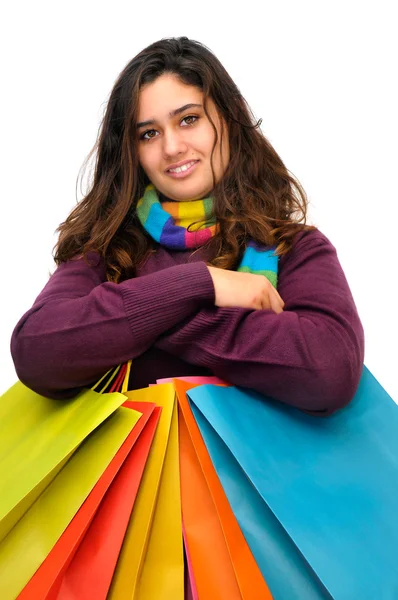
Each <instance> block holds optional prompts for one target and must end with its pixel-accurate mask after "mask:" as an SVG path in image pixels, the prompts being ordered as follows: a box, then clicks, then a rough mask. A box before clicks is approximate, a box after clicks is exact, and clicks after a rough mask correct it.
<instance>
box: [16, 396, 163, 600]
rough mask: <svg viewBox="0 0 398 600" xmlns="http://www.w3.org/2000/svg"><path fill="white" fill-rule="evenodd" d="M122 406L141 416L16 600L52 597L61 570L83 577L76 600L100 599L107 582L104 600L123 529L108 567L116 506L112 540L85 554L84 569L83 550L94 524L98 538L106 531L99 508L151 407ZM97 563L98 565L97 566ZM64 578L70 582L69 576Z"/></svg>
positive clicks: (117, 521) (117, 523)
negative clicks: (88, 595) (87, 593)
mask: <svg viewBox="0 0 398 600" xmlns="http://www.w3.org/2000/svg"><path fill="white" fill-rule="evenodd" d="M123 406H124V407H126V406H127V407H128V408H131V409H134V410H135V411H136V412H138V413H140V414H141V416H140V418H139V420H138V422H137V423H136V424H135V426H134V427H133V429H132V430H131V431H130V432H129V435H128V437H127V438H126V440H125V441H124V443H123V445H122V446H121V447H120V449H119V450H118V452H117V453H116V455H115V456H114V458H113V459H112V461H111V463H110V464H109V466H108V467H107V469H106V470H105V472H104V473H103V475H102V476H101V477H100V479H99V480H98V482H97V483H96V485H95V486H94V488H93V490H92V491H91V493H90V494H89V496H88V498H87V500H86V501H85V502H84V504H83V505H82V506H81V508H80V509H79V511H78V512H77V514H76V515H75V516H74V518H73V520H72V521H71V523H70V524H69V525H68V527H67V528H66V530H65V531H64V533H63V534H62V535H61V537H60V538H59V540H58V541H57V543H56V544H55V546H54V547H53V548H52V550H51V552H50V553H49V555H48V556H47V558H46V559H45V560H44V562H43V563H42V564H41V566H40V567H39V569H38V570H37V571H36V573H35V574H34V576H33V577H32V579H31V580H30V581H29V583H28V584H27V585H26V586H25V588H24V589H23V590H22V592H21V593H20V595H19V596H18V600H36V599H37V598H40V600H47V599H49V597H51V595H53V594H54V589H57V588H59V586H60V583H61V579H62V578H65V571H68V572H69V573H72V571H73V572H75V571H76V570H78V571H79V573H80V575H83V574H84V576H83V577H82V579H81V581H80V584H79V587H78V590H76V591H75V592H74V593H75V594H77V595H76V596H75V597H76V598H77V597H84V596H82V594H83V593H84V590H86V589H87V587H89V589H91V591H90V593H91V594H92V595H94V596H95V598H100V597H101V596H100V590H101V589H104V588H105V587H106V583H103V582H104V580H105V582H106V580H107V579H108V587H107V588H106V591H105V593H104V596H103V597H104V598H106V593H107V590H108V588H109V584H110V580H111V578H112V574H113V570H114V567H115V564H116V560H117V555H118V553H119V550H120V546H121V542H122V539H123V535H124V532H125V529H126V527H127V522H126V524H125V526H124V529H123V532H122V538H121V540H120V545H119V548H118V549H117V550H116V556H115V557H114V562H113V568H112V555H113V554H114V552H113V545H112V540H113V539H114V537H115V533H116V531H117V530H118V527H119V528H120V522H121V520H123V516H122V511H121V510H120V507H118V508H119V510H118V511H117V512H115V513H114V514H113V515H112V516H113V517H115V518H114V519H113V529H114V531H113V534H114V535H113V538H112V540H109V539H108V540H106V542H107V543H106V547H105V546H104V547H101V546H99V547H97V548H96V549H95V552H94V551H93V552H92V553H91V554H89V558H90V564H89V566H87V568H86V566H85V564H86V561H85V548H87V547H90V548H91V549H92V550H93V549H94V548H93V543H92V542H91V544H90V541H91V539H92V538H93V532H94V530H95V529H96V525H97V528H98V526H99V525H100V531H101V534H102V535H103V532H104V530H106V527H107V523H108V521H105V520H104V519H103V518H101V515H102V509H103V506H104V505H105V504H106V500H105V499H104V496H105V498H107V497H108V496H109V495H111V492H110V490H111V489H112V488H113V487H114V486H115V485H116V480H117V479H119V476H120V474H121V471H124V470H125V469H126V468H127V466H126V463H128V462H129V461H130V462H131V456H132V455H133V451H134V450H135V448H136V445H138V442H137V440H138V439H140V438H141V435H142V431H143V429H144V428H146V426H147V423H148V420H149V418H150V417H151V414H152V412H153V410H154V408H155V406H154V405H153V404H152V405H151V404H143V403H141V404H139V403H136V404H134V405H133V403H128V402H124V404H123ZM134 455H135V456H136V453H134ZM134 467H136V465H134ZM135 471H136V468H135V469H134V471H132V469H131V468H130V472H129V475H130V480H131V478H134V475H135ZM115 477H116V480H115ZM130 480H129V481H128V482H126V486H128V485H129V484H130V483H131V481H130ZM126 493H127V492H126ZM126 493H124V494H123V498H125V497H126ZM128 497H129V496H128V495H127V498H128ZM130 512H131V507H130ZM122 528H123V526H122ZM103 549H104V550H105V549H106V553H107V556H106V557H105V559H104V557H103V552H101V550H103ZM101 558H102V561H101ZM72 559H73V560H72ZM71 561H72V562H73V564H74V569H72V565H70V564H69V563H70V562H71ZM99 562H100V565H98V563H99ZM79 567H80V568H79ZM68 579H70V577H69V578H68ZM69 587H70V586H69ZM94 592H95V593H94ZM92 595H91V597H92Z"/></svg>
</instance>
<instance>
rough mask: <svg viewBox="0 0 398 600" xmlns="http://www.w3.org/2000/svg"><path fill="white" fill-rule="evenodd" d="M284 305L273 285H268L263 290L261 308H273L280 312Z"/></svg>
mask: <svg viewBox="0 0 398 600" xmlns="http://www.w3.org/2000/svg"><path fill="white" fill-rule="evenodd" d="M284 306H285V303H284V301H283V300H282V298H281V297H280V295H279V294H278V292H277V290H276V289H275V288H274V287H268V288H267V289H266V290H265V291H264V295H263V301H262V306H261V308H262V309H265V310H273V311H274V312H275V313H277V314H280V313H281V312H283V308H284Z"/></svg>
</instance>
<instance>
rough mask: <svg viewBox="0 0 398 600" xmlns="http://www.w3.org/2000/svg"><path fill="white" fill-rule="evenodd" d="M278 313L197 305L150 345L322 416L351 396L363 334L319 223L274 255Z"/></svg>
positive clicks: (358, 374) (333, 252)
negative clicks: (278, 256)
mask: <svg viewBox="0 0 398 600" xmlns="http://www.w3.org/2000/svg"><path fill="white" fill-rule="evenodd" d="M278 292H279V293H280V295H281V297H282V299H283V300H284V302H285V307H284V312H282V313H280V314H276V313H274V312H273V311H270V310H247V309H241V308H218V307H216V306H211V307H205V308H202V309H200V310H199V311H198V312H197V314H195V315H194V316H189V317H188V318H186V319H185V321H184V322H182V323H179V324H178V325H177V326H176V327H174V329H173V330H172V331H170V332H166V334H164V335H162V336H161V337H160V338H159V339H158V341H157V342H156V346H157V347H159V348H161V349H163V350H166V351H167V352H170V353H172V354H178V355H180V356H181V357H183V358H184V359H185V360H186V361H188V362H190V363H193V364H196V365H200V366H205V367H208V368H210V369H211V370H212V372H213V373H214V374H215V375H217V376H218V377H221V378H222V379H224V380H226V381H229V382H230V383H232V384H234V385H239V386H243V387H246V388H250V389H253V390H256V391H258V392H260V393H261V394H263V395H266V396H270V397H272V398H274V399H276V400H279V401H282V402H285V403H287V404H290V405H293V406H295V407H297V408H300V409H302V410H306V411H309V412H311V413H313V414H318V415H321V416H326V415H328V414H331V413H332V412H334V411H335V410H336V409H338V408H341V407H343V406H344V405H346V404H347V403H348V402H349V401H350V400H351V399H352V398H353V396H354V395H355V392H356V390H357V387H358V384H359V380H360V377H361V373H362V368H363V360H364V333H363V328H362V324H361V322H360V319H359V316H358V312H357V309H356V306H355V303H354V300H353V297H352V294H351V291H350V288H349V286H348V283H347V280H346V277H345V275H344V273H343V270H342V267H341V265H340V263H339V260H338V258H337V254H336V249H335V248H334V246H333V245H332V244H331V242H330V241H329V240H328V239H327V238H326V236H324V235H323V234H322V233H321V232H320V231H319V230H315V231H310V232H300V233H299V234H298V235H297V236H296V239H295V243H294V245H293V248H292V249H291V251H290V252H289V253H288V254H287V255H285V256H284V257H281V259H280V272H279V278H278Z"/></svg>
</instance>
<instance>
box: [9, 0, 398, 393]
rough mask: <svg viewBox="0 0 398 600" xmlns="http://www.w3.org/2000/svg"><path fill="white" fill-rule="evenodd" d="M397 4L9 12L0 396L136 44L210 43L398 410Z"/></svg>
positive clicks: (103, 6)
mask: <svg viewBox="0 0 398 600" xmlns="http://www.w3.org/2000/svg"><path fill="white" fill-rule="evenodd" d="M394 8H396V3H395V2H383V1H382V2H377V3H376V2H366V1H365V2H350V1H349V0H348V1H344V2H342V1H341V2H329V3H328V2H319V1H315V0H314V1H312V2H309V1H303V0H300V1H299V2H293V1H292V2H281V1H278V2H275V1H272V2H268V1H265V2H264V1H263V2H258V3H257V2H254V1H246V2H244V3H241V4H240V5H236V8H234V5H233V4H232V3H230V2H228V3H225V4H221V5H217V4H216V3H215V2H211V3H207V2H199V1H198V0H195V1H194V2H193V1H191V2H159V3H158V4H156V3H155V4H154V3H151V2H141V3H140V4H139V3H137V2H134V3H133V2H117V1H115V2H106V3H105V2H84V1H83V2H80V3H79V4H78V5H77V4H76V5H75V6H73V5H70V4H69V3H68V4H67V3H64V4H63V5H61V4H60V3H56V2H51V3H50V2H40V1H39V2H38V1H35V2H29V3H28V2H26V1H25V2H18V3H9V4H8V8H7V12H6V13H5V12H4V11H3V14H2V15H1V20H2V25H3V26H2V30H3V31H2V35H1V42H0V43H1V48H0V50H1V77H2V92H1V111H0V115H1V116H0V118H1V138H0V145H1V213H0V218H1V236H0V252H1V254H0V256H1V266H2V269H1V271H2V272H1V296H0V297H1V311H0V331H1V337H0V374H1V378H0V393H1V392H3V391H5V390H6V389H7V388H8V387H10V386H11V385H12V384H13V383H14V381H15V380H16V375H15V371H14V369H13V363H12V360H11V356H10V352H9V340H10V336H11V333H12V330H13V328H14V326H15V324H16V323H17V321H18V320H19V318H20V317H21V316H22V314H23V313H24V312H25V311H26V310H27V309H28V308H30V306H31V305H32V303H33V301H34V299H35V298H36V296H37V295H38V294H39V292H40V291H41V289H42V287H43V286H44V285H45V283H46V281H47V279H48V276H49V273H50V272H52V271H53V270H54V263H53V260H52V256H51V253H52V248H53V246H54V244H55V242H56V237H55V235H54V231H55V229H56V227H57V226H58V225H59V223H60V222H61V221H63V220H64V219H65V218H66V216H67V214H68V213H69V211H70V210H71V209H72V208H73V206H74V205H75V202H76V193H77V198H78V199H80V198H81V192H80V190H79V189H77V190H76V180H77V176H78V172H79V169H80V167H81V166H82V163H83V161H84V159H85V157H86V156H87V154H88V152H89V150H90V149H91V148H92V146H93V144H94V142H95V139H96V135H97V130H98V126H99V123H100V120H101V117H102V115H103V111H104V108H105V103H106V100H107V97H108V94H109V92H110V90H111V88H112V86H113V83H114V81H115V79H116V78H117V75H118V73H119V72H120V71H121V70H122V68H123V67H124V66H125V64H126V63H127V62H129V61H130V60H131V58H133V57H134V56H135V55H136V54H137V53H138V52H139V51H140V50H141V49H142V48H144V47H145V46H147V45H149V44H150V43H152V42H153V41H156V40H157V39H160V38H162V37H169V36H179V35H186V36H188V37H190V38H192V39H196V40H198V41H200V42H202V43H204V44H205V45H206V46H208V47H209V48H210V49H211V50H212V51H213V52H214V53H215V54H216V56H217V57H218V58H219V59H220V60H221V62H222V63H223V64H224V66H225V67H226V69H227V71H228V72H229V73H230V75H231V76H232V78H233V79H234V80H235V81H236V83H237V85H238V87H239V88H240V90H241V92H242V94H243V95H244V96H245V98H246V99H247V101H248V103H249V105H250V106H251V107H252V109H253V112H254V114H255V116H256V118H262V119H263V123H262V129H263V131H264V133H265V135H266V136H267V137H268V138H269V140H270V141H271V143H272V144H273V145H274V147H275V149H276V150H277V152H278V153H279V154H280V156H281V157H282V159H283V161H284V162H285V164H286V166H287V167H288V169H289V170H290V171H291V172H292V173H293V174H294V175H295V176H296V177H297V178H298V179H299V180H300V182H301V183H302V184H303V186H304V188H305V190H306V191H307V194H308V197H309V199H310V203H311V204H310V217H311V221H310V222H312V223H314V224H315V225H317V226H318V227H319V229H321V231H323V232H324V233H325V234H326V235H327V236H328V237H329V239H330V240H331V241H332V242H333V244H334V245H335V246H336V248H337V250H338V255H339V258H340V262H341V264H342V266H343V269H344V271H345V273H346V277H347V279H348V281H349V284H350V287H351V290H352V293H353V295H354V298H355V301H356V304H357V307H358V311H359V314H360V316H361V319H362V322H363V326H364V329H365V335H366V354H365V364H366V365H367V366H368V368H369V369H370V370H371V371H372V372H373V374H374V375H375V376H376V377H377V379H378V380H379V381H380V383H381V384H382V385H383V386H384V387H385V389H386V390H387V391H388V392H389V394H390V395H391V396H392V397H393V398H394V399H395V400H396V401H397V402H398V378H397V376H396V371H395V369H396V368H397V358H398V352H397V346H396V344H397V338H398V317H397V304H398V303H397V296H396V283H395V280H396V279H397V274H398V269H397V258H398V251H397V246H396V231H397V218H396V203H397V187H396V174H397V164H398V161H397V158H398V156H397V154H398V153H397V139H398V135H397V134H398V122H397V106H398V97H397V87H396V79H397V72H398V67H397V56H398V41H397V38H398V36H397V35H396V31H397V21H396V18H395V17H394Z"/></svg>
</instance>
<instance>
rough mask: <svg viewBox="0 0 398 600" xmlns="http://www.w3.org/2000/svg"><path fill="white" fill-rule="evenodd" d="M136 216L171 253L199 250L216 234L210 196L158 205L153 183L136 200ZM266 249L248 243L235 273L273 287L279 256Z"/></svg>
mask: <svg viewBox="0 0 398 600" xmlns="http://www.w3.org/2000/svg"><path fill="white" fill-rule="evenodd" d="M137 216H138V218H139V220H140V222H141V224H142V226H143V227H144V229H145V230H146V231H147V232H148V233H149V235H150V236H151V237H152V238H153V239H154V240H155V241H156V242H158V243H159V244H160V245H162V246H165V247H166V248H169V249H171V250H188V249H191V248H192V249H194V248H199V246H203V245H204V244H205V243H206V242H207V241H208V240H209V239H210V238H211V237H213V236H214V235H215V234H216V232H217V223H216V220H215V218H214V215H213V199H212V197H211V196H210V197H208V198H204V199H202V200H188V201H182V202H179V201H175V202H170V201H165V202H160V200H159V196H158V192H157V190H156V188H155V187H154V185H153V184H149V185H148V186H147V187H146V189H145V192H144V195H143V197H142V198H140V200H139V201H138V204H137ZM188 227H189V228H190V230H189V231H188ZM266 248H267V246H260V245H259V244H257V243H255V242H253V241H249V242H248V244H247V247H246V250H245V252H244V254H243V258H242V260H241V263H240V265H239V267H238V269H237V270H238V271H241V272H244V273H254V274H256V275H264V276H265V277H267V279H268V280H269V281H270V282H271V283H272V285H273V286H274V287H276V285H277V279H278V261H279V256H277V255H275V254H274V250H275V247H273V248H269V247H268V249H266Z"/></svg>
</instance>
